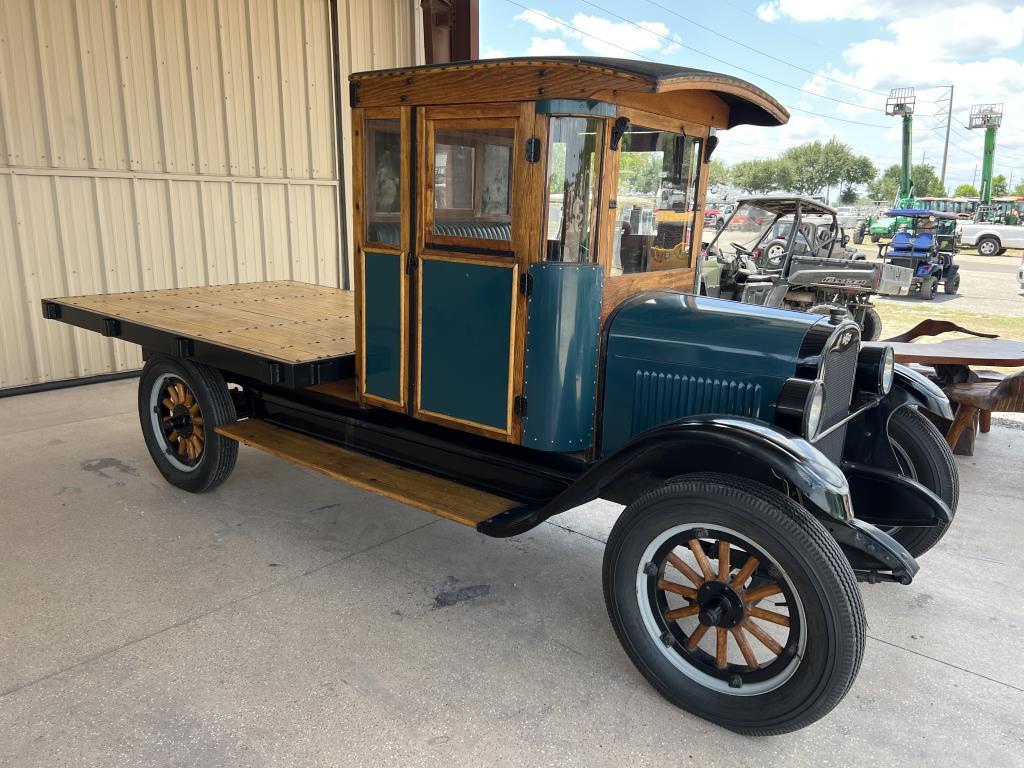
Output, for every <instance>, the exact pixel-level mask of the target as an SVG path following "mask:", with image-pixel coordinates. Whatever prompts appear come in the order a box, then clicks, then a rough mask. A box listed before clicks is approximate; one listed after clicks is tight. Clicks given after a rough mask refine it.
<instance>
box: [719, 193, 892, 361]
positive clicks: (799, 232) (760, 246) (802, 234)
mask: <svg viewBox="0 0 1024 768" xmlns="http://www.w3.org/2000/svg"><path fill="white" fill-rule="evenodd" d="M737 220H739V221H740V223H739V225H737V224H736V222H737ZM754 221H760V222H761V225H760V226H751V222H754ZM848 241H849V238H848V236H846V235H845V234H843V230H842V228H841V227H840V226H839V223H838V221H837V219H836V212H835V210H833V209H832V208H829V207H828V206H826V205H824V204H823V203H819V202H817V201H814V200H810V199H808V198H803V197H784V196H778V195H771V196H767V197H752V198H746V199H744V200H741V201H740V203H739V205H738V206H737V208H736V211H734V213H733V215H732V217H731V218H730V219H729V221H728V222H727V223H726V225H725V226H724V227H723V228H722V230H721V231H720V232H719V233H718V234H717V235H716V236H715V238H714V239H713V240H712V241H711V244H710V245H709V246H708V248H707V252H706V254H705V258H704V263H703V265H702V275H701V276H702V280H703V281H704V286H703V290H704V292H706V293H707V294H708V295H711V296H719V297H721V298H726V299H734V300H737V301H742V302H743V303H745V304H761V305H764V306H769V307H786V308H788V309H795V310H800V311H810V312H816V313H818V314H825V315H828V314H831V313H832V312H833V311H835V310H837V309H842V310H845V311H846V312H849V314H850V315H852V316H853V318H854V319H855V320H856V321H857V324H858V325H860V327H861V329H862V332H863V338H864V339H866V340H868V341H873V340H875V339H877V338H879V336H880V335H881V332H882V321H881V318H880V317H879V316H878V312H876V311H875V308H874V306H872V304H871V296H872V295H874V294H876V293H884V294H889V295H904V294H906V293H907V292H908V291H909V286H910V279H911V276H912V271H911V270H909V269H903V268H900V267H895V266H883V265H879V264H871V263H868V262H867V261H865V260H864V259H863V258H862V257H860V256H859V255H858V254H857V253H856V252H855V251H853V250H852V249H848V247H847V246H848Z"/></svg>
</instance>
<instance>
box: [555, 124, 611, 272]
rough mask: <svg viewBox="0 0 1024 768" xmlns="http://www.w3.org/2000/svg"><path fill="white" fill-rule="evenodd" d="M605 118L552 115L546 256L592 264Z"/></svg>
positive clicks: (593, 260)
mask: <svg viewBox="0 0 1024 768" xmlns="http://www.w3.org/2000/svg"><path fill="white" fill-rule="evenodd" d="M603 146H604V121H602V120H598V119H596V118H593V117H553V118H551V133H550V140H549V143H548V168H547V211H546V222H547V223H546V227H545V229H546V231H547V247H546V253H545V255H544V258H545V259H546V260H547V261H564V262H572V263H579V264H583V263H593V262H595V261H596V259H597V254H596V253H595V249H594V244H595V242H596V239H595V235H594V232H595V229H596V222H597V192H598V181H599V180H600V178H601V167H600V165H601V160H600V154H601V148H602V147H603Z"/></svg>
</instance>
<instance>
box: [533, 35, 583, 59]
mask: <svg viewBox="0 0 1024 768" xmlns="http://www.w3.org/2000/svg"><path fill="white" fill-rule="evenodd" d="M572 54H573V52H572V51H571V50H569V46H568V45H566V43H565V40H563V39H562V38H560V37H531V38H530V47H529V48H527V49H526V55H527V56H571V55H572Z"/></svg>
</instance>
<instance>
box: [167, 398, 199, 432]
mask: <svg viewBox="0 0 1024 768" xmlns="http://www.w3.org/2000/svg"><path fill="white" fill-rule="evenodd" d="M167 426H169V427H171V428H172V429H176V430H178V434H180V435H181V436H182V437H184V438H185V439H188V438H190V437H192V431H193V429H194V426H193V424H192V414H191V413H189V412H188V408H186V407H185V406H184V405H183V404H180V403H179V404H178V405H176V406H174V410H172V411H171V415H170V417H169V418H168V420H167Z"/></svg>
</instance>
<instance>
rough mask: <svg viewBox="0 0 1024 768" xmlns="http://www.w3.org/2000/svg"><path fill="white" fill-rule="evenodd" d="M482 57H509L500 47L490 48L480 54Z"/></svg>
mask: <svg viewBox="0 0 1024 768" xmlns="http://www.w3.org/2000/svg"><path fill="white" fill-rule="evenodd" d="M480 58H481V59H507V58H508V54H507V53H505V51H502V50H500V49H498V48H488V49H487V50H486V51H484V52H483V53H481V54H480Z"/></svg>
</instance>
